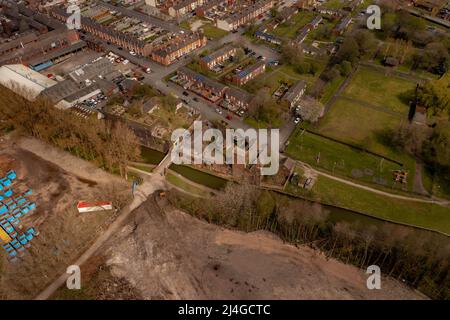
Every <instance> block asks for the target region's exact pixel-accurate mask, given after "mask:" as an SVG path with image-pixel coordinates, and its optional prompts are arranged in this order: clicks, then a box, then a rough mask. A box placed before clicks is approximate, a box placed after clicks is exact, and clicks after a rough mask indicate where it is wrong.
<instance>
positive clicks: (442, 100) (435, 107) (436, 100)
mask: <svg viewBox="0 0 450 320" xmlns="http://www.w3.org/2000/svg"><path fill="white" fill-rule="evenodd" d="M449 81H450V74H447V75H445V76H443V77H442V78H441V79H438V80H432V81H429V82H427V83H426V84H425V85H424V86H422V87H420V88H419V90H418V93H417V96H418V99H419V101H420V103H421V104H422V105H424V106H425V107H426V108H427V109H428V110H430V113H431V114H435V115H439V114H448V112H449V111H450V90H449V88H450V86H449V83H450V82H449Z"/></svg>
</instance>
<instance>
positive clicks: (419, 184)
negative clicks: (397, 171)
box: [413, 161, 429, 196]
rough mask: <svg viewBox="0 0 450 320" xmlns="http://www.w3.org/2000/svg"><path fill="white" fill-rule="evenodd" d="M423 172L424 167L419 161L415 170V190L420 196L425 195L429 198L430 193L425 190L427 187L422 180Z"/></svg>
mask: <svg viewBox="0 0 450 320" xmlns="http://www.w3.org/2000/svg"><path fill="white" fill-rule="evenodd" d="M422 170H423V166H422V164H421V163H419V162H418V161H416V169H415V171H414V172H415V174H414V187H413V190H414V192H416V193H419V194H423V195H425V196H428V195H429V193H428V191H427V190H426V189H425V187H424V186H423V180H422Z"/></svg>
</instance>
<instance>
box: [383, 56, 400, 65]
mask: <svg viewBox="0 0 450 320" xmlns="http://www.w3.org/2000/svg"><path fill="white" fill-rule="evenodd" d="M399 64H400V61H399V60H398V59H397V58H394V57H387V58H386V59H384V65H385V66H388V67H397V66H398V65H399Z"/></svg>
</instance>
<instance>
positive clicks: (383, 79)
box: [343, 67, 416, 114]
mask: <svg viewBox="0 0 450 320" xmlns="http://www.w3.org/2000/svg"><path fill="white" fill-rule="evenodd" d="M415 87H416V83H414V82H412V81H408V80H405V79H402V78H398V77H395V76H392V75H389V76H385V75H384V74H383V73H381V72H380V71H378V70H375V69H373V68H369V67H361V68H360V69H359V70H358V71H357V72H356V74H355V75H354V77H353V79H352V81H351V82H350V84H349V85H348V87H347V88H346V89H345V91H344V93H343V94H344V95H345V96H347V97H349V98H354V99H358V100H361V101H366V102H367V103H370V104H372V105H378V106H382V107H386V108H389V109H391V110H393V111H395V112H400V113H403V114H407V113H408V111H409V106H408V104H407V101H406V99H405V98H404V95H405V94H407V93H408V92H411V90H414V89H415Z"/></svg>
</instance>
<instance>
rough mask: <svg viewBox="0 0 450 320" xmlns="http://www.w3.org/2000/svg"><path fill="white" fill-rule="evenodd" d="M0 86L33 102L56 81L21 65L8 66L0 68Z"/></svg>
mask: <svg viewBox="0 0 450 320" xmlns="http://www.w3.org/2000/svg"><path fill="white" fill-rule="evenodd" d="M0 84H1V85H3V86H5V87H7V88H8V89H10V90H12V91H14V92H15V93H17V94H19V95H21V96H22V97H24V98H25V99H27V100H29V101H34V100H35V99H36V97H37V96H38V95H39V94H40V93H41V92H42V91H44V90H46V89H48V88H50V87H52V86H54V85H55V84H56V81H54V80H52V79H49V78H47V77H46V76H43V75H42V74H40V73H38V72H36V71H34V70H32V69H30V68H28V67H25V66H24V65H22V64H10V65H4V66H2V67H0Z"/></svg>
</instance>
